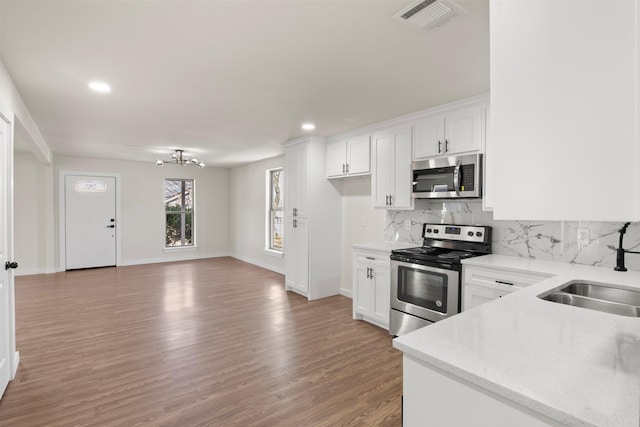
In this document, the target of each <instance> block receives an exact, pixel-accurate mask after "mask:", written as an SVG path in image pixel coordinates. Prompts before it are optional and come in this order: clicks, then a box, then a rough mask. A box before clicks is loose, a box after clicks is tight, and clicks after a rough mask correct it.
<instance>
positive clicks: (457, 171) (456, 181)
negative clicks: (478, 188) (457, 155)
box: [453, 160, 462, 196]
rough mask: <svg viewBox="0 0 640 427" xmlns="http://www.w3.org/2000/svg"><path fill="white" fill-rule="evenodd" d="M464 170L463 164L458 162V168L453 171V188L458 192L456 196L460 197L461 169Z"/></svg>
mask: <svg viewBox="0 0 640 427" xmlns="http://www.w3.org/2000/svg"><path fill="white" fill-rule="evenodd" d="M461 168H462V162H461V161H460V160H458V161H457V162H456V167H455V169H454V170H453V188H454V189H455V190H456V194H457V195H458V196H459V195H460V169H461Z"/></svg>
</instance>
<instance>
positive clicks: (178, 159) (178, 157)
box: [156, 150, 205, 168]
mask: <svg viewBox="0 0 640 427" xmlns="http://www.w3.org/2000/svg"><path fill="white" fill-rule="evenodd" d="M165 163H168V164H170V165H180V166H187V165H190V166H198V167H199V168H203V167H204V166H205V165H204V162H201V161H199V160H198V159H197V158H195V157H190V158H186V157H184V150H174V153H173V154H172V155H171V160H160V159H158V160H156V165H158V166H164V165H165Z"/></svg>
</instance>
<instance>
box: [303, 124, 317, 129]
mask: <svg viewBox="0 0 640 427" xmlns="http://www.w3.org/2000/svg"><path fill="white" fill-rule="evenodd" d="M315 128H316V125H314V124H313V123H304V124H303V125H302V129H304V130H314V129H315Z"/></svg>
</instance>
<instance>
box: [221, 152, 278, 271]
mask: <svg viewBox="0 0 640 427" xmlns="http://www.w3.org/2000/svg"><path fill="white" fill-rule="evenodd" d="M283 166H284V156H280V157H275V158H273V159H267V160H263V161H260V162H256V163H251V164H248V165H244V166H238V167H236V168H233V169H231V172H230V185H229V188H230V199H231V200H230V204H229V205H230V228H231V238H230V251H231V254H232V255H233V256H234V257H236V258H238V259H241V260H243V261H247V262H250V263H252V264H256V265H259V266H261V267H264V268H267V269H269V270H272V271H275V272H278V273H281V274H284V259H283V258H282V257H276V256H274V255H271V254H268V253H266V252H265V250H264V249H265V233H266V221H265V214H266V209H267V204H266V203H267V199H266V195H265V189H266V181H265V180H266V177H265V173H266V171H267V170H268V169H273V168H279V167H283ZM284 173H285V174H286V173H287V171H286V170H285V171H284ZM284 202H285V203H286V202H287V201H286V200H285V201H284ZM286 244H287V236H286V235H285V236H284V245H285V247H286Z"/></svg>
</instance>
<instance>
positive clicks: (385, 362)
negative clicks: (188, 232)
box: [0, 258, 402, 427]
mask: <svg viewBox="0 0 640 427" xmlns="http://www.w3.org/2000/svg"><path fill="white" fill-rule="evenodd" d="M16 334H17V337H16V340H17V347H18V350H19V351H20V357H21V362H20V366H19V368H18V373H17V376H16V379H15V381H13V382H11V383H10V384H9V387H8V388H7V390H6V392H5V394H4V397H3V398H2V400H0V425H1V426H2V427H9V426H21V427H22V426H28V427H33V426H85V425H92V426H134V425H135V426H141V425H144V426H217V425H221V426H222V425H224V426H227V425H230V426H234V425H235V426H252V425H255V426H334V425H376V426H377V425H389V426H392V425H393V426H398V425H400V413H401V410H400V396H401V393H402V356H401V353H400V352H398V351H396V350H394V349H393V348H392V346H391V337H390V336H389V335H388V333H387V332H386V331H384V330H382V329H380V328H377V327H375V326H373V325H370V324H368V323H365V322H362V321H355V320H352V319H351V300H350V299H349V298H346V297H343V296H335V297H330V298H325V299H322V300H317V301H311V302H309V301H307V300H306V299H305V298H303V297H301V296H299V295H297V294H294V293H288V292H285V291H284V278H283V276H281V275H279V274H276V273H273V272H270V271H268V270H264V269H262V268H259V267H255V266H253V265H251V264H247V263H244V262H241V261H238V260H235V259H233V258H216V259H206V260H197V261H185V262H178V263H166V264H152V265H142V266H132V267H118V268H107V269H96V270H80V271H71V272H66V273H57V274H50V275H38V276H24V277H18V278H16Z"/></svg>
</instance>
